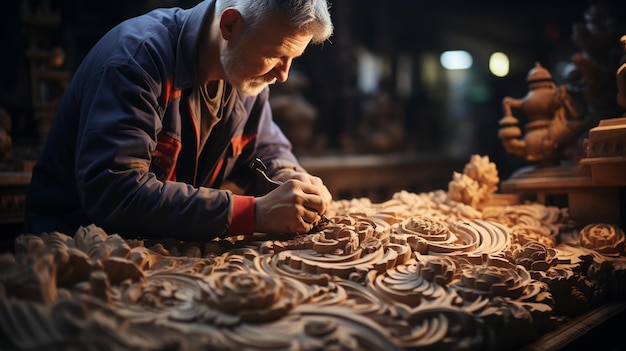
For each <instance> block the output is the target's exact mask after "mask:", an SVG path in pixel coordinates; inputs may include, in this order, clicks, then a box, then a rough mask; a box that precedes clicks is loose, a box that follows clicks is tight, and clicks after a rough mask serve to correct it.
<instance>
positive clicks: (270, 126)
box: [229, 88, 305, 196]
mask: <svg viewBox="0 0 626 351" xmlns="http://www.w3.org/2000/svg"><path fill="white" fill-rule="evenodd" d="M268 98H269V88H266V89H264V90H263V91H262V92H261V93H260V94H259V95H258V96H256V97H254V98H251V97H250V98H248V101H247V102H246V103H245V104H246V105H247V106H248V107H247V108H246V110H247V111H248V113H249V118H248V119H247V122H246V123H247V125H246V127H245V131H244V133H250V131H251V130H253V131H254V133H255V134H256V137H255V138H254V143H251V144H250V145H249V147H246V150H245V151H244V152H243V153H242V155H241V156H240V157H239V158H238V160H237V165H236V166H235V167H234V169H233V172H232V173H231V174H230V176H229V179H230V180H232V181H234V182H235V183H236V184H238V186H239V187H240V188H242V189H245V191H246V193H247V194H251V195H254V196H260V195H264V194H266V193H268V192H269V191H270V190H272V189H273V188H274V187H275V186H274V185H271V184H268V183H267V182H265V181H264V179H263V177H262V176H260V175H259V174H256V173H255V172H254V171H252V170H251V169H250V162H251V161H252V160H253V159H254V158H255V157H258V158H260V159H261V160H262V161H263V163H265V165H266V166H267V167H268V170H267V172H266V173H267V175H268V176H269V177H272V176H274V174H276V172H277V171H279V170H281V169H285V168H289V169H295V170H298V171H301V172H305V170H304V169H303V168H302V167H301V166H300V164H299V163H298V161H297V159H296V157H295V156H294V154H293V153H292V151H291V149H292V148H291V143H290V141H289V140H288V139H287V137H286V136H285V135H284V134H283V132H282V131H281V129H280V127H279V126H278V125H277V124H276V123H275V122H274V120H273V116H272V110H271V107H270V104H269V99H268Z"/></svg>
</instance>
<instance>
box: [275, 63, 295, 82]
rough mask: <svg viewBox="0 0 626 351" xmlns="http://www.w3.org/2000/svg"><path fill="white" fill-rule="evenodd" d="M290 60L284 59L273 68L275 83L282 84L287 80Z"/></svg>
mask: <svg viewBox="0 0 626 351" xmlns="http://www.w3.org/2000/svg"><path fill="white" fill-rule="evenodd" d="M291 60H292V59H291V58H285V59H283V60H281V61H280V63H279V64H277V65H276V67H274V71H273V72H272V73H273V74H274V77H276V81H277V82H279V83H284V82H286V81H287V78H289V69H290V68H291Z"/></svg>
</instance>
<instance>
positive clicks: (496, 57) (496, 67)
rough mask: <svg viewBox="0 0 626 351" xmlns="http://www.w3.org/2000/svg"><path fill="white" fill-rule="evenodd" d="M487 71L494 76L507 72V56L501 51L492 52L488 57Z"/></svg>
mask: <svg viewBox="0 0 626 351" xmlns="http://www.w3.org/2000/svg"><path fill="white" fill-rule="evenodd" d="M489 71H491V73H492V74H493V75H494V76H496V77H506V75H507V74H509V57H508V56H506V54H504V53H502V52H494V53H493V54H491V57H490V58H489Z"/></svg>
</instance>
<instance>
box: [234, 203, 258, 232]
mask: <svg viewBox="0 0 626 351" xmlns="http://www.w3.org/2000/svg"><path fill="white" fill-rule="evenodd" d="M255 226H256V199H255V198H254V196H241V195H234V194H233V218H232V220H231V221H230V233H229V234H230V235H245V234H252V233H254V228H255Z"/></svg>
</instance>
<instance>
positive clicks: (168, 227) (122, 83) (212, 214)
mask: <svg viewBox="0 0 626 351" xmlns="http://www.w3.org/2000/svg"><path fill="white" fill-rule="evenodd" d="M131 67H132V68H131ZM160 89H161V86H160V84H159V83H156V82H155V81H154V80H152V79H151V78H149V75H147V74H146V73H145V72H142V71H141V70H139V69H137V67H136V66H129V65H111V66H110V67H105V68H103V70H102V72H101V73H100V74H99V75H97V76H95V77H93V79H92V80H91V82H90V83H89V84H88V85H86V89H85V91H84V93H85V94H84V96H83V97H84V98H83V100H82V105H81V118H82V121H83V122H82V125H81V126H80V127H79V138H78V144H77V148H76V165H75V169H76V187H77V189H78V193H79V194H81V199H80V201H81V204H82V206H83V208H84V210H85V212H86V213H87V214H88V216H89V217H90V218H91V219H92V220H93V221H94V223H96V224H97V225H99V226H102V227H103V228H105V229H106V230H107V231H111V232H118V233H124V234H128V235H146V236H173V237H178V238H181V239H205V240H207V239H211V238H214V237H217V236H223V235H226V234H227V233H228V232H229V230H230V223H231V219H232V215H233V197H234V196H235V195H233V194H232V193H231V192H229V191H224V190H215V189H208V188H202V187H200V188H195V187H192V186H190V185H188V184H185V183H182V182H172V181H165V182H162V181H160V180H158V179H157V178H156V176H155V175H154V173H151V172H149V171H148V170H149V165H150V161H151V155H152V152H153V151H154V149H155V145H156V136H157V133H158V131H159V130H160V129H161V120H160V115H159V113H158V112H157V109H158V106H159V105H158V95H159V92H160Z"/></svg>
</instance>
